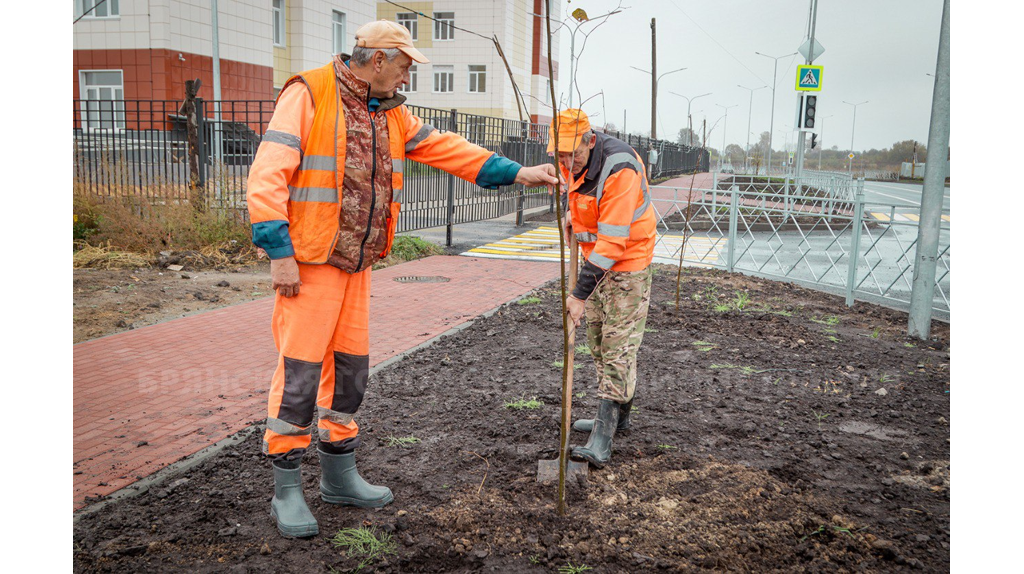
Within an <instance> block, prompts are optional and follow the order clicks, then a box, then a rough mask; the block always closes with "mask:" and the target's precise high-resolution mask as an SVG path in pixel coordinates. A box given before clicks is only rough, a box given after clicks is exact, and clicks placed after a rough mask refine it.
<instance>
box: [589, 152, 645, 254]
mask: <svg viewBox="0 0 1024 574" xmlns="http://www.w3.org/2000/svg"><path fill="white" fill-rule="evenodd" d="M620 163H628V164H629V165H631V166H633V168H634V169H636V173H637V175H639V176H640V190H641V191H642V192H643V194H644V195H643V197H644V200H643V203H641V204H640V207H638V208H637V209H636V211H634V212H633V221H636V220H637V219H640V218H641V217H643V214H644V213H645V212H646V211H647V207H648V206H650V205H651V193H650V191H649V190H648V189H647V180H646V179H645V178H644V177H643V173H644V172H643V165H641V164H640V161H639V160H638V159H636V156H635V155H633V154H632V153H626V152H622V153H616V154H612V155H611V156H609V157H608V159H606V160H605V162H604V166H603V167H602V168H601V176H600V177H599V178H598V180H597V202H598V203H599V204H600V203H601V195H602V194H603V193H604V182H605V180H607V179H608V176H609V175H610V174H611V171H612V168H614V167H615V166H617V165H619V164H620ZM630 223H632V221H631V222H630ZM627 235H628V232H627ZM618 237H622V236H618Z"/></svg>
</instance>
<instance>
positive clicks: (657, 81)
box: [630, 66, 688, 140]
mask: <svg viewBox="0 0 1024 574" xmlns="http://www.w3.org/2000/svg"><path fill="white" fill-rule="evenodd" d="M630 68H633V69H634V70H639V71H641V72H643V73H645V74H650V72H648V71H647V70H643V69H640V68H637V67H636V66H630ZM686 69H688V68H679V69H678V70H670V71H668V72H665V73H664V74H661V75H659V76H658V77H657V78H654V87H653V88H652V89H651V109H652V110H656V109H658V84H660V83H661V79H662V78H664V77H665V76H667V75H669V74H674V73H676V72H682V71H683V70H686ZM651 139H652V140H653V139H657V130H656V129H655V126H654V124H653V123H652V124H651Z"/></svg>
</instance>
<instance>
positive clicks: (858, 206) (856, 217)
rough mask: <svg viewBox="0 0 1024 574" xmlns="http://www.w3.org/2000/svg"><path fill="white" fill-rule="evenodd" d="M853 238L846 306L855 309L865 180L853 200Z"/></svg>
mask: <svg viewBox="0 0 1024 574" xmlns="http://www.w3.org/2000/svg"><path fill="white" fill-rule="evenodd" d="M853 201H854V203H853V237H851V238H850V258H849V261H848V263H847V267H848V269H847V272H846V306H847V307H853V303H854V300H853V289H854V286H855V285H856V284H857V261H858V260H859V259H860V228H861V225H862V223H861V222H862V220H863V218H864V180H863V179H862V180H860V181H858V182H857V191H856V195H854V198H853Z"/></svg>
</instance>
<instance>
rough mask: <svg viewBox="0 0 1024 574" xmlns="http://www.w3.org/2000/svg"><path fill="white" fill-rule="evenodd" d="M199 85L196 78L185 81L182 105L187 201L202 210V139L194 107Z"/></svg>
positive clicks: (203, 208)
mask: <svg viewBox="0 0 1024 574" xmlns="http://www.w3.org/2000/svg"><path fill="white" fill-rule="evenodd" d="M200 85H201V84H200V82H199V81H198V80H186V81H185V104H184V105H183V106H182V107H183V111H184V112H185V127H186V130H187V133H188V167H189V174H188V187H189V202H190V203H191V204H192V209H195V210H196V211H200V212H202V211H205V210H206V198H205V197H204V195H205V194H204V191H203V183H204V178H203V177H202V172H201V170H200V166H201V165H202V161H201V159H202V158H201V157H200V154H201V153H202V146H201V141H202V140H201V139H200V131H199V114H198V110H197V109H196V107H197V106H196V92H198V91H199V86H200Z"/></svg>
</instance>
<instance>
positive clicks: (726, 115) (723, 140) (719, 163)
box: [715, 104, 739, 171]
mask: <svg viewBox="0 0 1024 574" xmlns="http://www.w3.org/2000/svg"><path fill="white" fill-rule="evenodd" d="M715 105H716V106H718V107H720V108H722V109H723V110H725V125H723V126H722V153H721V154H719V156H718V167H719V171H721V167H722V165H723V161H722V160H723V159H725V132H726V130H728V129H729V108H735V107H736V106H738V105H739V104H733V105H731V106H723V105H722V104H715ZM729 163H732V162H731V161H730V162H729Z"/></svg>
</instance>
